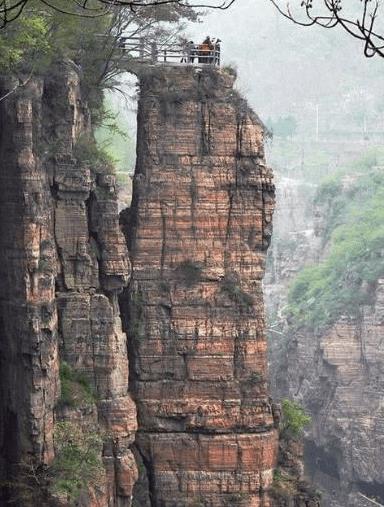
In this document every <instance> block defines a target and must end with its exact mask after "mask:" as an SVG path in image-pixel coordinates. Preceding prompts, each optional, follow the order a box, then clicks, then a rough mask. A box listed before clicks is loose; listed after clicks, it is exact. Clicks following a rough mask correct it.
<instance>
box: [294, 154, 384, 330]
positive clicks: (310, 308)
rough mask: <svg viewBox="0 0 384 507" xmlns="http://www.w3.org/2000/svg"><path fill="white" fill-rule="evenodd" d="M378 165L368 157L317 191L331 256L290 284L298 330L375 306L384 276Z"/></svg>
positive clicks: (383, 188)
mask: <svg viewBox="0 0 384 507" xmlns="http://www.w3.org/2000/svg"><path fill="white" fill-rule="evenodd" d="M364 161H365V162H364ZM376 162H377V157H375V156H374V154H372V153H370V154H368V155H367V156H366V157H365V158H364V160H360V161H359V162H358V163H357V164H352V165H351V166H349V167H348V168H346V169H344V170H341V171H340V172H339V173H338V174H337V175H336V176H334V177H333V178H332V179H328V180H326V181H324V183H323V184H322V185H321V186H320V188H319V190H318V192H317V197H316V199H315V202H316V205H317V206H320V207H321V209H322V210H323V211H324V213H325V217H326V218H325V223H326V230H325V233H324V236H325V240H326V242H327V255H326V257H325V259H324V260H323V261H322V262H321V263H320V264H318V265H314V266H309V267H307V268H305V269H304V270H302V271H301V272H300V273H299V275H298V276H297V278H296V279H295V280H294V281H293V283H292V285H291V288H290V292H289V299H288V302H289V305H288V315H289V319H290V321H291V322H292V324H293V325H294V326H295V327H301V326H305V327H307V328H309V329H312V330H316V329H318V328H324V327H326V326H329V325H330V324H332V323H333V322H335V321H336V320H337V319H338V318H339V317H340V316H342V315H346V316H349V317H352V318H353V317H356V316H358V315H359V313H360V312H361V308H362V305H369V304H371V303H373V300H372V296H373V294H374V290H373V289H374V287H375V283H376V282H377V280H378V279H379V278H380V277H383V276H384V206H383V202H384V172H383V169H382V167H381V166H380V167H377V166H376V165H375V164H376Z"/></svg>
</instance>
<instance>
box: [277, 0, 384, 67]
mask: <svg viewBox="0 0 384 507" xmlns="http://www.w3.org/2000/svg"><path fill="white" fill-rule="evenodd" d="M297 1H298V2H300V4H299V3H298V4H297V6H298V7H299V9H301V12H302V13H303V14H304V15H300V11H298V12H297V9H296V10H295V11H294V10H293V7H292V3H293V4H294V3H295V2H294V1H293V2H288V3H287V4H286V5H284V6H283V5H282V2H281V1H280V0H270V2H271V3H272V4H273V5H274V6H275V8H276V9H277V10H278V11H279V12H280V14H282V15H283V16H284V17H285V18H287V19H289V20H291V21H292V22H293V23H295V24H297V25H300V26H304V27H308V26H315V25H317V26H321V27H322V28H327V29H330V28H335V27H336V26H340V27H341V28H343V30H345V31H346V32H347V33H348V34H349V35H351V36H352V37H353V38H355V39H358V40H360V41H363V42H364V55H365V56H366V57H368V58H372V57H373V56H380V57H382V58H384V36H383V35H382V34H380V33H378V31H377V30H376V28H375V24H376V21H377V19H378V13H379V1H378V0H360V2H359V4H360V5H361V12H360V15H358V16H357V18H354V17H352V16H350V17H346V16H344V15H343V13H344V11H345V5H346V2H345V5H344V0H297ZM348 1H350V0H348Z"/></svg>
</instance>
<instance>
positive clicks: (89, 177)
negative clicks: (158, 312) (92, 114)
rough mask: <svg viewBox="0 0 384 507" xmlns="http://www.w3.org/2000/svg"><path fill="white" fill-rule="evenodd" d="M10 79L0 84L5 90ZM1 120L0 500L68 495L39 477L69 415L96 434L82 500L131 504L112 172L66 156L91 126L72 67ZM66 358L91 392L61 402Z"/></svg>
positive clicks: (130, 425) (123, 252)
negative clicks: (98, 457)
mask: <svg viewBox="0 0 384 507" xmlns="http://www.w3.org/2000/svg"><path fill="white" fill-rule="evenodd" d="M52 76H53V77H52ZM54 76H56V78H55V77H54ZM11 86H12V84H8V83H5V82H4V83H2V88H3V90H2V91H4V92H6V91H7V89H9V88H10V87H11ZM1 94H2V93H1ZM0 122H1V130H0V133H1V134H0V135H1V138H0V150H1V171H0V186H1V195H0V234H1V247H0V279H1V284H0V481H1V483H2V485H4V484H5V485H7V486H8V487H7V488H3V489H4V491H3V493H2V495H3V496H2V497H1V499H2V502H5V501H6V500H8V499H9V498H11V499H14V498H13V496H14V495H16V501H18V502H19V503H20V505H36V502H37V501H39V502H40V501H42V502H43V504H44V505H48V504H50V502H56V503H57V502H59V503H60V505H69V504H70V502H69V503H68V499H67V498H66V496H65V495H62V494H61V495H60V494H56V495H54V496H55V498H56V499H55V500H54V499H53V498H51V497H49V495H48V494H47V492H46V490H44V484H45V482H43V479H44V478H45V474H44V472H45V471H46V470H47V469H49V466H50V465H51V464H52V463H53V462H54V459H55V454H56V447H57V445H56V442H55V439H56V435H55V428H56V425H57V423H58V422H71V423H74V424H76V425H78V426H79V427H81V428H82V431H83V432H84V433H85V432H90V431H95V432H97V433H100V435H101V436H102V438H103V440H104V449H103V457H102V458H103V465H104V471H103V473H102V474H101V476H100V477H99V480H98V484H97V487H94V486H96V485H92V484H89V488H88V489H89V491H88V492H87V493H86V494H85V495H83V497H81V498H80V499H79V501H80V504H81V505H88V506H90V505H103V506H107V505H108V506H109V505H111V506H112V505H119V506H120V507H123V506H128V505H130V502H131V494H132V488H133V484H134V482H135V480H136V465H135V461H134V458H133V455H132V453H131V451H130V449H129V446H130V444H131V442H132V441H133V438H134V432H135V429H136V411H135V407H134V404H133V402H132V400H131V398H130V396H129V394H128V359H127V353H126V336H125V334H124V333H123V332H122V330H121V323H120V318H119V310H118V303H117V294H118V293H119V291H121V289H122V288H123V287H124V286H125V285H126V284H127V282H128V278H129V274H130V265H129V261H128V254H127V249H126V245H125V241H124V238H123V236H122V234H121V232H120V229H119V224H118V211H117V201H116V193H115V181H114V177H113V176H112V175H111V174H108V171H103V170H101V171H100V170H98V171H97V172H96V170H95V168H94V167H92V165H91V164H90V163H89V161H86V160H78V159H76V158H75V157H74V156H73V153H74V146H75V145H76V143H77V142H79V140H80V138H81V136H90V135H91V134H90V123H89V115H88V111H87V108H86V106H85V104H84V102H83V100H82V97H81V92H80V83H79V78H78V75H77V74H76V72H74V71H73V70H71V69H70V67H64V66H60V67H59V68H57V69H53V70H52V71H51V73H50V78H45V79H44V78H41V79H34V80H31V81H30V82H29V84H28V85H27V86H26V87H24V88H22V89H20V91H18V92H16V93H14V94H13V95H11V96H10V97H9V98H8V99H7V100H6V101H3V102H2V103H1V111H0ZM62 365H66V367H67V368H70V370H71V371H72V372H76V375H78V376H79V375H81V376H82V377H81V378H82V379H83V380H82V381H83V383H84V382H86V383H87V384H88V385H89V386H90V389H91V390H92V393H93V395H92V399H91V400H90V399H88V400H87V401H86V403H85V402H84V400H80V402H79V403H72V404H68V403H66V401H68V400H64V399H63V392H61V391H62V388H63V386H61V387H60V375H59V369H60V368H61V367H62ZM75 384H76V383H75V382H73V383H72V384H71V385H72V388H76V385H75ZM78 388H79V390H81V389H80V388H81V386H78ZM74 396H76V392H75V393H74ZM31 471H33V474H34V476H36V477H38V478H39V481H40V484H38V488H37V489H36V490H35V491H34V492H33V494H32V496H28V495H27V496H26V494H25V491H27V490H28V488H29V487H30V486H31V485H32V487H33V486H36V484H31V481H32V483H33V480H32V479H34V477H32V475H33V474H32V472H31ZM23 482H25V484H23ZM36 491H40V493H41V495H43V498H41V499H38V497H37V496H36ZM43 491H45V493H43ZM40 493H39V494H40Z"/></svg>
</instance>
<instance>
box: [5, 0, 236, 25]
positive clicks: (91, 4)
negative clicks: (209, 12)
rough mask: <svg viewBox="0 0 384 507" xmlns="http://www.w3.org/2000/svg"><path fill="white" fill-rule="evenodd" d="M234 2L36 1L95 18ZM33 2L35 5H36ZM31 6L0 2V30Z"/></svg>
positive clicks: (20, 0)
mask: <svg viewBox="0 0 384 507" xmlns="http://www.w3.org/2000/svg"><path fill="white" fill-rule="evenodd" d="M235 1H236V0H196V1H189V0H67V1H66V2H65V5H64V3H63V2H62V1H61V0H37V2H39V3H41V4H42V6H44V7H50V8H51V9H53V10H56V11H58V12H61V13H64V14H69V15H75V16H87V17H97V16H103V15H106V14H108V13H109V12H111V9H113V8H116V7H121V8H128V9H130V10H131V11H135V10H136V9H142V8H145V7H155V6H165V5H169V6H170V5H172V4H173V5H179V6H180V7H192V8H210V9H220V10H226V9H228V8H229V7H231V5H233V4H234V3H235ZM37 2H36V1H35V4H36V3H37ZM31 4H32V0H0V28H4V27H5V26H6V25H7V24H8V23H10V22H12V21H14V20H15V19H17V18H18V17H19V16H21V15H22V13H23V11H24V9H25V8H26V7H27V6H29V5H31Z"/></svg>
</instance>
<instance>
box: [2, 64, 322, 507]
mask: <svg viewBox="0 0 384 507" xmlns="http://www.w3.org/2000/svg"><path fill="white" fill-rule="evenodd" d="M139 78H140V97H139V112H138V143H137V166H136V172H135V175H134V185H133V186H134V189H133V201H132V206H131V208H130V209H127V210H124V211H123V212H122V214H121V224H120V225H119V223H118V221H119V215H118V209H117V197H116V183H115V177H114V175H113V168H112V167H111V166H110V164H109V163H108V161H107V160H105V158H104V157H103V156H101V154H100V153H99V152H98V151H97V149H96V145H95V143H94V139H93V127H92V125H91V121H90V114H89V110H88V107H87V104H86V101H85V99H84V96H83V95H82V89H81V81H80V78H79V75H78V72H77V70H76V68H75V67H74V65H73V64H72V63H71V62H69V61H68V62H66V63H65V64H61V65H57V66H54V67H53V68H52V69H50V72H49V76H45V77H41V78H35V79H31V80H29V81H28V83H27V84H26V85H25V86H24V87H21V88H19V90H17V91H16V92H14V93H13V94H11V95H9V97H8V99H7V100H6V101H2V102H1V104H0V155H1V167H0V185H1V193H0V238H1V243H0V279H1V282H2V283H1V285H0V503H1V504H4V503H5V502H8V501H12V502H14V504H15V505H18V506H20V507H31V506H35V505H37V504H41V505H47V506H48V505H49V506H52V507H64V506H73V505H77V506H79V507H80V506H81V507H130V506H131V505H133V506H134V507H146V506H151V507H176V506H179V507H184V506H185V507H187V506H189V507H192V506H200V507H203V506H204V507H222V506H224V507H225V506H228V507H229V506H231V507H235V506H239V507H240V506H242V507H251V506H252V507H272V506H274V507H286V506H289V507H291V506H295V507H304V506H305V507H309V506H314V507H316V506H318V501H317V500H314V499H313V495H312V494H311V493H310V492H308V491H307V490H306V487H305V485H304V484H303V483H300V477H301V467H300V456H301V448H300V445H298V444H295V445H294V446H293V447H295V448H293V447H287V446H285V447H284V446H282V443H281V442H280V451H281V452H280V455H278V447H279V444H278V425H279V409H278V407H277V406H275V405H274V404H273V403H272V401H271V398H270V396H269V390H268V389H269V388H268V385H267V356H266V354H267V346H266V337H265V322H264V305H263V293H262V278H263V276H264V270H265V259H266V251H267V249H268V246H269V243H270V239H271V233H272V213H273V209H274V192H275V189H274V184H273V181H272V172H271V170H270V169H269V168H268V167H267V166H266V163H265V157H264V139H263V138H264V134H265V132H264V126H263V125H262V123H261V122H260V120H259V118H258V117H257V115H255V113H253V112H252V110H251V109H250V108H249V107H248V105H247V103H246V101H245V100H244V99H243V98H241V97H240V96H239V94H238V93H237V92H236V91H235V90H234V88H233V85H234V80H235V78H234V76H233V73H232V72H231V71H229V70H220V69H213V68H210V67H206V68H200V69H199V68H193V67H187V66H179V67H172V66H166V67H165V66H164V67H162V66H156V67H147V68H142V69H141V70H140V76H139ZM13 86H14V84H13V83H11V82H7V81H6V80H2V81H1V86H0V88H1V89H0V95H3V94H5V93H7V92H8V91H9V90H11V89H12V88H13ZM121 228H122V229H123V231H124V234H125V237H126V239H125V238H124V235H123V233H122V231H121ZM120 316H121V318H122V321H123V326H122V321H121V318H120ZM123 328H124V330H123ZM128 363H129V364H128ZM132 398H133V399H132ZM283 447H284V448H283ZM277 465H278V466H279V467H280V468H281V470H283V469H284V468H287V469H290V474H291V475H292V476H294V477H295V480H294V484H295V488H294V489H292V488H291V485H292V484H293V483H290V488H291V489H289V490H284V491H280V492H279V491H277V489H276V485H275V483H274V469H275V468H276V466H277ZM296 486H299V487H298V488H296Z"/></svg>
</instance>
